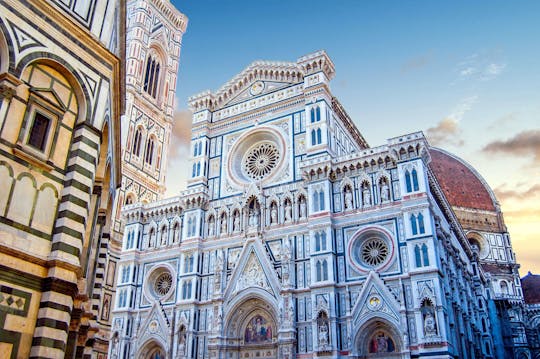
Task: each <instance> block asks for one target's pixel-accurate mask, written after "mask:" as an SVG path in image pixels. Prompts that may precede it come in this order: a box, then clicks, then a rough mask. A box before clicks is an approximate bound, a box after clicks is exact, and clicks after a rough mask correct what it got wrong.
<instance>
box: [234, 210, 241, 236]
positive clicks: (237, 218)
mask: <svg viewBox="0 0 540 359" xmlns="http://www.w3.org/2000/svg"><path fill="white" fill-rule="evenodd" d="M233 230H234V231H235V232H240V214H239V213H238V212H234V219H233Z"/></svg>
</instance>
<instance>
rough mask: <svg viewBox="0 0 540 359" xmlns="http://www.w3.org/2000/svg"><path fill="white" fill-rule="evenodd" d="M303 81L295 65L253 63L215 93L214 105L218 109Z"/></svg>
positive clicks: (265, 62)
mask: <svg viewBox="0 0 540 359" xmlns="http://www.w3.org/2000/svg"><path fill="white" fill-rule="evenodd" d="M303 80H304V74H303V72H302V70H301V68H300V67H299V66H298V65H297V64H296V63H293V62H268V61H255V62H253V63H252V64H251V65H249V66H248V67H246V68H245V69H244V70H243V71H242V72H240V73H239V74H238V75H236V76H235V77H233V78H232V79H231V80H230V81H229V82H227V83H226V84H225V85H223V86H222V87H221V88H220V89H219V90H218V91H217V92H216V94H215V96H214V98H215V105H216V107H217V108H220V107H223V106H226V105H230V104H233V103H238V102H241V101H244V100H247V99H249V98H252V97H256V96H259V95H261V94H264V93H268V92H272V91H275V90H277V89H279V88H283V87H286V86H290V85H293V84H296V83H300V82H302V81H303Z"/></svg>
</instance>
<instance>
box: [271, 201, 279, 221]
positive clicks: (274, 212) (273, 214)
mask: <svg viewBox="0 0 540 359" xmlns="http://www.w3.org/2000/svg"><path fill="white" fill-rule="evenodd" d="M276 207H277V206H276V204H275V203H272V208H271V209H270V223H271V224H277V223H278V220H277V208H276Z"/></svg>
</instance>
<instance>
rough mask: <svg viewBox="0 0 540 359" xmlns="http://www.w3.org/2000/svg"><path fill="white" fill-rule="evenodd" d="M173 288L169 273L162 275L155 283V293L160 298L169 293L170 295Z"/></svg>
mask: <svg viewBox="0 0 540 359" xmlns="http://www.w3.org/2000/svg"><path fill="white" fill-rule="evenodd" d="M171 288H172V276H171V273H169V272H165V273H161V274H160V275H159V277H157V278H156V280H155V282H154V291H155V292H156V294H158V295H159V296H164V295H166V294H167V293H169V291H170V290H171Z"/></svg>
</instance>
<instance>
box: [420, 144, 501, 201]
mask: <svg viewBox="0 0 540 359" xmlns="http://www.w3.org/2000/svg"><path fill="white" fill-rule="evenodd" d="M429 154H430V156H431V163H430V167H431V169H432V170H433V173H434V174H435V177H436V178H437V181H438V182H439V184H440V186H441V188H442V190H443V192H444V194H445V196H446V198H447V199H448V201H449V202H450V204H451V205H452V206H453V207H463V208H472V209H479V210H485V211H496V205H495V204H496V203H497V200H496V199H495V195H494V194H493V191H492V190H491V188H490V187H489V186H488V185H487V183H486V182H485V181H484V179H483V178H482V177H481V176H480V174H478V172H476V170H475V169H474V168H473V167H472V166H471V165H469V164H468V163H466V162H465V161H463V160H462V159H460V158H458V157H456V156H454V155H452V154H450V153H448V152H446V151H444V150H441V149H439V148H435V147H430V149H429Z"/></svg>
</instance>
